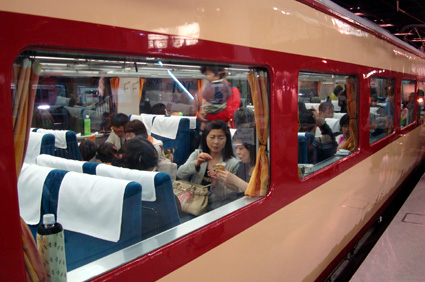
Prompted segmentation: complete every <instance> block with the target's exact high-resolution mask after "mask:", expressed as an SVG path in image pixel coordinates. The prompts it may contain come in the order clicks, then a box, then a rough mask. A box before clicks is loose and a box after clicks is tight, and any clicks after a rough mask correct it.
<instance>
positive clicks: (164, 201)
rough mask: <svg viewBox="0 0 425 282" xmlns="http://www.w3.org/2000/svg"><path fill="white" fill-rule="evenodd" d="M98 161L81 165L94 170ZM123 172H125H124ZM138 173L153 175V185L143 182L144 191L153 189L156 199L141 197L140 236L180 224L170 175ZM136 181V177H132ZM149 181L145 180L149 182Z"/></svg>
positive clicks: (147, 235)
mask: <svg viewBox="0 0 425 282" xmlns="http://www.w3.org/2000/svg"><path fill="white" fill-rule="evenodd" d="M98 165H99V163H91V162H86V163H84V165H83V172H84V173H93V171H94V172H96V168H97V166H98ZM116 169H117V170H123V171H125V170H128V169H127V168H116ZM124 173H125V172H124ZM140 173H149V175H147V177H150V176H152V177H154V179H153V183H154V187H146V186H145V185H149V184H146V183H145V184H143V185H144V186H143V189H146V190H144V191H148V190H151V189H154V191H155V195H156V199H155V200H154V201H150V200H144V199H143V198H142V197H141V199H142V221H143V234H142V238H143V239H146V238H149V237H151V236H154V235H156V234H158V233H161V232H163V231H165V230H167V229H169V228H171V227H174V226H177V225H179V224H180V217H179V214H178V211H177V205H176V199H175V196H174V190H173V183H172V181H171V178H170V175H169V174H168V173H165V172H158V173H156V174H153V173H150V172H144V171H140ZM108 176H109V177H114V178H120V177H121V176H120V173H119V172H117V175H116V176H115V175H108ZM132 180H134V181H137V180H136V179H132ZM149 182H150V181H147V183H149Z"/></svg>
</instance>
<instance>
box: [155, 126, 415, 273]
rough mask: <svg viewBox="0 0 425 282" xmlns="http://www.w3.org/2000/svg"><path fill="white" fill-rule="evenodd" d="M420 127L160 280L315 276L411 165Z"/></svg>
mask: <svg viewBox="0 0 425 282" xmlns="http://www.w3.org/2000/svg"><path fill="white" fill-rule="evenodd" d="M418 132H419V129H416V130H415V131H414V132H412V133H411V134H410V135H409V137H411V138H408V137H407V136H405V137H402V138H400V139H398V140H397V141H396V142H394V143H392V144H391V145H389V146H387V147H385V148H383V149H382V150H380V151H379V152H377V153H376V154H374V155H373V156H371V157H369V158H367V159H366V160H364V161H362V162H361V163H359V164H358V165H356V166H354V167H353V168H351V169H350V170H348V171H346V172H344V173H342V174H340V175H339V176H337V177H335V178H334V179H332V180H331V181H329V182H328V183H326V184H325V185H322V186H320V187H318V188H317V189H315V190H314V191H312V192H311V193H309V194H307V195H305V196H303V197H302V198H300V199H298V200H297V201H295V202H293V203H291V204H290V205H288V206H286V207H284V208H283V209H281V210H279V211H277V212H276V213H274V214H272V215H270V216H269V217H268V218H266V219H265V220H263V221H261V222H259V223H258V224H256V225H254V226H252V227H251V228H249V229H247V230H245V231H244V232H242V233H240V234H238V235H237V236H235V237H233V238H231V239H230V240H228V241H226V242H225V243H223V244H221V245H220V246H218V247H217V248H215V249H213V250H211V251H209V252H207V253H205V254H204V255H202V256H201V257H199V258H197V259H195V260H193V261H192V262H190V263H188V264H187V265H185V266H183V267H181V268H180V269H178V270H176V271H174V272H172V273H170V274H169V275H168V276H166V277H164V278H163V279H161V281H194V280H196V281H313V280H314V279H315V278H316V277H317V276H318V275H320V273H321V272H322V271H323V270H324V269H325V268H326V266H327V265H328V264H329V263H330V262H331V261H332V260H333V258H334V257H335V256H336V255H337V254H338V253H339V252H340V251H341V250H342V248H343V247H344V246H346V245H347V244H348V243H349V242H350V241H351V240H352V239H353V237H354V236H355V235H356V234H357V232H359V230H360V229H361V228H362V226H363V225H364V224H365V223H366V222H367V221H368V220H369V219H370V218H371V216H372V215H373V214H374V213H375V212H376V211H377V208H378V207H379V206H380V205H381V204H382V203H384V202H385V201H386V200H387V199H388V197H389V196H390V195H391V193H392V192H393V191H394V190H395V187H396V186H397V185H398V184H400V183H401V181H402V178H403V175H405V174H406V173H408V172H410V171H411V170H412V169H413V166H414V163H415V161H416V160H417V157H419V156H420V154H419V152H420V151H419V150H418V149H417V148H419V143H418V140H419V138H418V135H417V134H418ZM353 183H354V185H353Z"/></svg>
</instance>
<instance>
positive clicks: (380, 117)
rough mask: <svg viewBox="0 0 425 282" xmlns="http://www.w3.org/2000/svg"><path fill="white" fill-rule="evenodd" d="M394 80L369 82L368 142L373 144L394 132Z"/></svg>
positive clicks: (375, 79) (375, 78)
mask: <svg viewBox="0 0 425 282" xmlns="http://www.w3.org/2000/svg"><path fill="white" fill-rule="evenodd" d="M394 106H395V104H394V79H391V78H377V77H372V78H371V80H370V109H369V141H370V143H371V144H372V143H374V142H376V141H377V140H380V139H382V138H384V137H385V136H387V135H388V134H390V133H391V132H393V130H394Z"/></svg>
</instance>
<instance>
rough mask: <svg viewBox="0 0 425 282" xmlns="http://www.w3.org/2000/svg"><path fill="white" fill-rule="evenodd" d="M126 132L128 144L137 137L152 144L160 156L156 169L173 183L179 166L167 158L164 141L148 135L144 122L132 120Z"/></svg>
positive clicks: (126, 127)
mask: <svg viewBox="0 0 425 282" xmlns="http://www.w3.org/2000/svg"><path fill="white" fill-rule="evenodd" d="M124 131H125V140H126V142H128V141H129V140H131V139H133V138H135V137H137V136H140V137H143V138H145V139H147V140H148V141H149V142H151V144H152V145H153V146H154V148H155V150H156V151H157V154H158V166H157V167H156V170H157V171H161V172H166V173H168V174H169V175H170V177H171V180H173V181H174V180H175V179H176V175H177V164H175V163H173V162H171V161H170V160H169V159H167V158H166V156H165V153H164V146H163V143H162V141H161V140H158V139H155V138H153V137H152V136H150V135H148V133H147V130H146V127H145V125H144V124H143V122H141V121H140V120H137V119H135V120H132V121H130V122H129V123H128V124H127V125H126V126H125V129H124Z"/></svg>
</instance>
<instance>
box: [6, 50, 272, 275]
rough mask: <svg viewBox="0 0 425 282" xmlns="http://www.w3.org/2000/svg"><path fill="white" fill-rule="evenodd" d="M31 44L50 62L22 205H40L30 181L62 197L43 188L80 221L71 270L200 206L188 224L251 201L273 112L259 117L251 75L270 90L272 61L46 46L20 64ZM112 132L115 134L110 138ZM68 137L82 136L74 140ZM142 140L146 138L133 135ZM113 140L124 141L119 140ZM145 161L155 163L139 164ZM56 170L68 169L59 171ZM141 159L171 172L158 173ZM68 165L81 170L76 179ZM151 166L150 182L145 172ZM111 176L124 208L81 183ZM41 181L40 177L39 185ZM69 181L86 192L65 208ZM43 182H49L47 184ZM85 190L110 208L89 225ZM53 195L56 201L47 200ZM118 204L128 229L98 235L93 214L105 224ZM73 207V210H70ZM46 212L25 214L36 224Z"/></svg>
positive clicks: (70, 246)
mask: <svg viewBox="0 0 425 282" xmlns="http://www.w3.org/2000/svg"><path fill="white" fill-rule="evenodd" d="M29 54H31V59H32V60H34V61H36V62H37V63H38V64H40V65H41V73H40V77H39V81H38V84H37V86H36V87H34V107H33V116H32V119H31V118H28V120H29V121H32V127H33V128H32V129H31V134H30V142H29V145H28V150H27V156H26V158H25V163H26V164H25V168H24V169H23V170H22V171H24V170H25V172H24V173H22V174H21V175H24V176H25V177H23V178H22V179H21V181H20V182H19V185H18V186H19V187H18V188H19V197H20V205H21V206H20V209H21V212H22V211H25V212H24V213H23V214H26V212H27V211H28V208H31V206H34V205H32V199H31V197H25V196H26V195H29V194H28V193H30V191H29V189H32V188H34V187H36V188H37V187H38V189H40V191H43V194H42V197H55V199H50V198H49V199H47V198H46V199H45V198H43V200H42V201H41V202H40V203H39V204H38V203H37V205H36V206H38V207H41V208H40V209H39V210H41V211H42V212H43V213H45V212H49V213H50V212H51V213H55V214H56V213H57V214H56V215H57V216H58V219H59V220H60V219H61V218H66V219H67V220H69V219H72V220H73V221H74V223H73V226H77V228H72V230H69V229H68V226H70V225H69V222H62V223H63V226H64V229H65V231H66V232H65V234H66V236H68V238H66V239H65V242H66V250H67V252H68V254H69V255H70V260H69V262H67V263H68V270H73V269H75V268H78V267H81V266H83V265H85V264H86V263H89V262H91V261H94V260H96V259H99V258H102V257H104V256H106V255H108V254H110V253H113V252H115V251H119V250H120V249H123V248H126V247H128V246H131V245H133V244H135V243H138V242H141V241H142V242H144V240H146V239H149V238H151V237H155V236H156V237H157V236H159V235H158V234H160V233H161V234H164V232H167V230H169V229H171V228H173V227H175V226H177V225H180V224H182V223H185V222H188V221H191V220H192V219H194V218H196V217H198V216H202V217H204V220H203V221H202V224H201V225H199V224H198V223H196V222H195V223H194V225H193V226H196V227H193V228H192V229H190V228H189V229H187V230H186V232H191V231H193V230H195V228H199V227H201V226H202V225H206V224H208V223H210V222H212V221H213V220H216V219H217V216H216V215H215V214H214V213H209V212H210V211H211V210H214V209H218V208H223V209H224V210H225V212H224V213H230V212H233V211H234V210H236V209H238V208H240V207H243V206H244V205H247V204H249V203H250V202H252V201H253V200H250V199H248V198H245V197H244V193H245V191H246V189H247V187H248V183H249V181H250V178H251V174H252V173H253V170H254V167H255V164H256V158H257V152H258V148H259V140H258V138H257V134H256V121H257V120H258V119H261V120H268V119H265V117H264V115H263V116H262V115H258V113H257V116H256V113H255V107H254V99H253V97H252V95H251V94H252V93H254V91H253V92H251V85H256V86H258V89H256V92H255V93H257V96H255V97H256V99H257V100H261V99H267V97H268V94H267V92H268V91H269V82H268V76H267V72H265V71H264V70H263V69H260V68H255V67H251V66H240V65H223V64H210V63H208V64H207V63H205V62H186V61H181V60H163V59H160V58H148V57H131V58H130V57H120V56H107V55H95V54H76V53H66V52H57V53H55V52H44V51H40V50H31V51H30V52H28V55H27V53H24V54H22V55H21V56H20V57H19V58H18V59H17V60H16V65H19V64H20V62H21V61H22V59H24V58H26V57H29ZM248 77H249V78H250V79H248ZM256 79H257V80H256ZM255 82H257V84H255ZM18 84H19V82H18V81H14V82H13V83H12V98H13V99H14V103H18V98H17V96H18V94H17V85H18ZM257 100H255V101H257ZM263 101H264V100H263ZM260 104H261V103H260ZM258 112H261V113H264V112H267V110H261V111H258ZM117 117H120V121H123V122H124V123H123V125H122V126H121V125H117V124H116V122H117V121H116V120H117ZM88 121H89V123H90V129H89V131H87V129H88V127H87V125H88ZM140 124H142V125H141V126H140ZM265 127H266V128H268V127H267V126H265ZM142 129H143V130H142ZM49 130H50V131H49ZM113 135H115V136H116V137H114V138H115V139H108V138H110V137H111V136H113ZM40 136H41V137H40ZM46 136H47V137H48V138H47V137H46ZM70 136H71V137H72V138H74V139H72V140H73V141H75V142H73V143H72V142H70V140H69V137H70ZM135 136H136V138H134V137H135ZM45 137H46V138H45ZM62 137H63V139H62ZM141 139H143V141H140V142H139V143H140V144H139V143H135V142H133V141H134V140H141ZM34 140H35V141H34ZM72 140H71V141H72ZM116 140H117V142H118V143H119V144H120V146H121V148H118V143H117V144H116V143H115V141H116ZM105 141H106V142H105ZM266 141H267V140H266ZM88 144H89V145H88ZM106 144H109V145H108V146H106ZM130 144H133V145H134V146H136V145H137V146H138V144H139V145H140V146H142V148H140V147H137V148H139V149H140V151H134V150H139V149H137V148H136V149H135V147H134V146H133V145H131V146H130ZM61 146H63V147H61ZM114 146H115V147H114ZM101 148H102V149H101ZM148 148H149V149H148ZM150 148H153V150H150ZM132 150H133V151H132ZM88 151H90V152H93V154H92V155H91V154H89V153H88ZM132 153H133V154H132ZM40 154H43V156H40ZM108 154H109V155H108ZM201 154H202V158H201V157H200V155H201ZM48 155H50V156H48ZM86 157H87V159H86ZM107 157H108V159H107ZM52 159H53V161H52ZM70 159H73V160H70ZM81 159H82V160H84V161H87V162H82V161H81ZM153 160H154V161H153ZM99 163H102V164H99ZM111 163H112V165H109V164H111ZM142 163H143V164H144V165H146V166H144V167H142V166H137V167H133V165H134V164H136V165H139V164H142ZM105 164H108V165H105ZM149 164H150V165H149ZM28 168H31V169H28ZM51 169H59V170H52V171H53V172H52V173H51V172H50V171H51ZM116 169H120V170H119V171H118V170H116ZM136 169H139V170H154V172H162V173H158V174H152V173H151V172H150V171H149V172H146V171H138V170H137V171H136ZM39 171H42V172H43V173H39ZM70 171H71V172H73V173H70ZM120 172H121V173H122V174H120ZM30 174H31V175H30ZM33 174H34V176H37V175H38V180H37V181H38V182H34V181H32V180H31V179H33V178H32V177H33ZM28 175H30V176H28ZM68 176H72V182H71V183H69V180H68ZM40 177H41V178H40ZM96 177H97V178H96ZM146 177H147V178H149V179H151V181H146ZM48 178H49V179H50V180H51V179H54V181H50V180H49V181H47V182H46V183H48V184H46V185H42V184H43V183H44V182H45V180H46V179H48ZM98 178H99V179H98ZM102 179H103V180H102ZM105 179H106V180H105ZM29 180H31V181H29ZM102 181H103V183H104V186H103V187H104V189H105V195H109V192H111V191H112V193H115V192H114V191H116V189H124V190H123V191H124V192H123V194H120V195H124V196H123V203H122V204H120V205H122V206H120V207H116V205H115V203H116V200H113V201H109V202H108V201H106V199H105V201H103V200H104V198H102V197H107V196H105V195H104V194H103V193H100V194H101V196H100V195H99V194H96V195H95V194H93V195H91V194H90V193H91V191H95V190H96V188H93V189H91V190H90V189H89V190H87V191H86V190H84V189H85V188H86V186H87V185H89V184H90V183H93V185H94V186H96V185H97V183H101V182H102ZM123 181H124V182H123ZM129 181H133V182H129ZM179 181H180V182H179ZM183 181H186V182H183ZM37 183H38V184H40V185H38V186H37V185H36V184H37ZM66 183H68V184H66ZM137 183H140V184H142V185H141V186H140V185H137ZM176 183H180V186H178V185H175V184H176ZM65 184H66V185H65ZM186 184H187V185H189V186H191V189H196V190H197V191H198V190H199V191H201V190H202V191H203V192H204V193H203V195H204V198H203V200H204V201H203V203H204V204H203V205H202V210H201V212H199V213H197V212H192V211H190V210H189V209H187V208H186V206H185V205H186V204H187V202H188V199H192V198H193V197H197V196H196V195H198V193H189V192H187V191H189V190H187V191H186V190H185V191H186V192H184V193H179V192H178V191H177V188H178V187H182V186H181V185H186ZM90 185H91V184H90ZM71 186H73V187H74V188H75V190H76V191H80V192H79V193H80V194H77V195H76V197H77V199H76V198H72V199H73V200H72V203H73V204H71V205H67V209H65V210H63V209H61V205H62V207H64V203H65V202H66V201H67V199H68V198H69V197H70V196H64V195H69V194H65V192H63V191H65V190H66V189H68V191H69V188H70V187H71ZM195 186H196V187H195ZM201 186H202V187H201ZM67 187H68V188H67ZM140 187H141V188H140ZM176 187H177V188H176ZM43 189H48V190H49V192H48V193H47V192H46V193H45V192H44V190H43ZM173 189H174V192H173ZM71 190H72V189H71ZM106 191H107V192H106ZM148 191H150V192H148ZM190 191H192V190H190ZM199 191H198V192H199ZM61 192H62V193H61ZM98 192H99V191H98ZM192 192H193V191H192ZM118 194H119V193H118ZM80 195H84V198H85V197H86V196H87V197H90V195H91V196H94V199H93V201H94V202H97V203H99V207H98V208H99V209H102V212H100V213H97V212H93V214H94V215H95V217H94V218H93V219H88V220H87V221H86V223H85V224H84V223H81V226H79V224H78V222H79V220H81V219H80V217H81V214H80V215H78V213H77V212H78V211H81V210H86V208H87V209H88V210H90V208H91V206H92V205H91V204H89V203H90V200H88V201H86V202H85V203H86V204H85V205H84V206H82V207H79V208H78V207H77V206H78V205H77V203H80V201H78V197H79V196H80ZM74 196H75V195H74ZM58 198H60V200H58ZM115 198H120V197H115ZM115 198H114V199H115ZM136 198H137V199H136ZM22 199H26V201H24V200H22ZM21 200H22V201H21ZM85 200H86V199H85ZM27 201H30V202H27ZM49 201H51V202H52V203H56V204H55V205H56V206H55V205H53V207H52V206H43V205H44V204H45V203H47V202H49ZM234 201H236V203H234V204H233V205H231V207H230V208H229V207H223V206H224V205H226V204H228V203H230V202H234ZM81 202H84V201H81ZM119 202H120V201H119ZM112 204H113V205H112ZM40 205H41V206H40ZM73 206H75V207H76V208H75V209H76V210H75V211H74V210H73V209H72V207H73ZM93 206H94V204H93ZM112 206H115V207H116V208H117V209H118V210H119V209H122V218H121V221H119V220H118V221H119V223H118V224H117V222H118V221H114V222H112V223H113V224H111V225H114V226H115V227H118V235H119V236H118V237H117V236H110V232H112V231H111V230H110V229H109V228H106V231H105V230H103V231H101V233H102V234H97V231H98V230H100V229H102V228H96V227H90V226H89V229H94V231H93V232H91V231H90V232H87V228H86V227H87V226H86V225H87V222H89V223H90V222H91V223H93V224H92V225H93V226H96V224H100V225H101V226H104V225H102V223H101V222H100V220H98V219H99V217H96V216H97V215H99V214H100V215H99V216H100V217H101V215H102V214H104V215H107V216H105V218H103V219H104V220H108V219H111V218H114V217H113V215H112V214H110V210H113V207H112ZM105 207H111V209H109V208H107V209H104V208H105ZM95 209H97V208H96V207H95ZM36 210H37V209H36ZM59 210H61V214H62V217H61V216H59ZM199 210H200V209H199ZM74 212H75V214H74ZM64 214H66V215H67V216H66V217H63V215H64ZM86 215H87V216H89V215H90V214H89V213H85V214H84V217H85V216H86ZM115 215H116V214H115ZM38 218H39V217H37V216H35V217H32V218H31V219H29V218H27V217H26V216H24V220H25V219H27V223H28V224H29V225H30V228H31V229H32V230H33V231H34V232H33V233H34V234H35V230H36V229H37V224H38V223H39V221H38V220H37V219H38ZM115 218H116V217H115ZM118 218H119V216H118ZM75 222H77V224H76V223H75ZM89 225H90V224H89ZM80 227H81V228H80ZM115 231H116V230H115ZM170 234H171V235H169V236H165V237H167V238H166V240H161V239H158V240H155V244H152V240H151V243H150V244H148V245H146V246H145V247H144V248H143V250H144V252H148V251H150V250H153V249H155V248H157V247H159V246H161V244H165V243H168V242H170V238H171V237H172V239H175V238H177V237H175V238H174V237H173V236H176V235H175V233H172V232H170ZM178 234H179V235H178V236H182V235H184V234H186V233H184V232H183V233H181V232H179V233H178ZM115 235H117V234H115ZM170 236H171V237H170ZM161 238H162V237H161ZM89 246H90V247H89ZM143 254H144V253H140V255H143Z"/></svg>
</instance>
